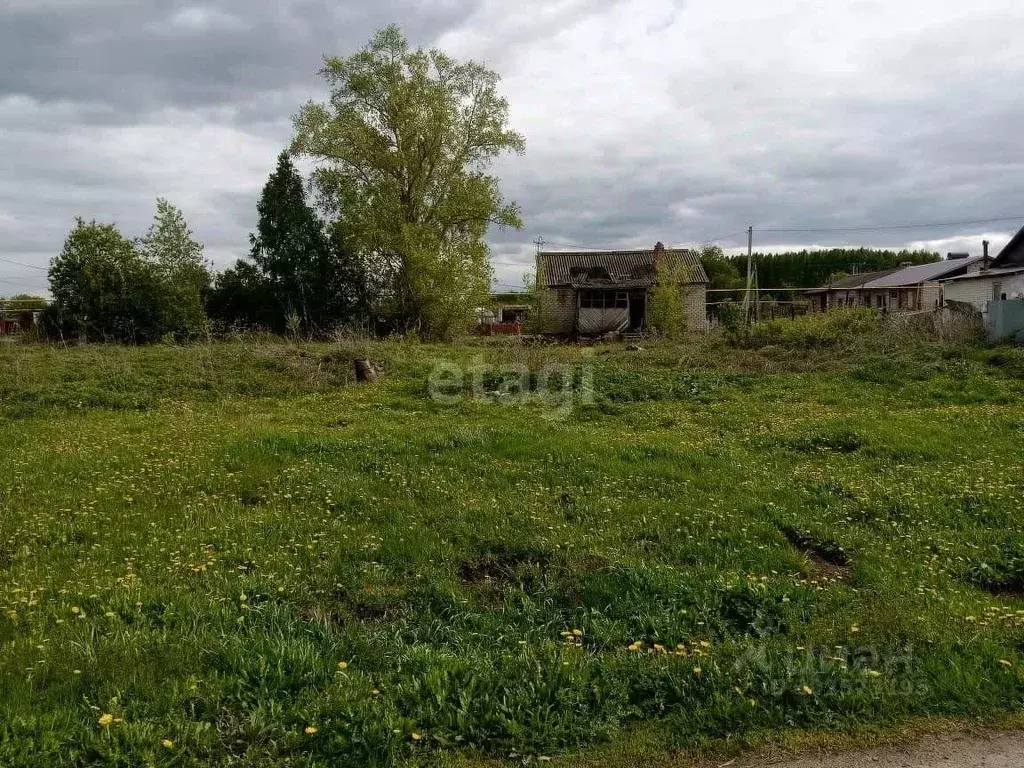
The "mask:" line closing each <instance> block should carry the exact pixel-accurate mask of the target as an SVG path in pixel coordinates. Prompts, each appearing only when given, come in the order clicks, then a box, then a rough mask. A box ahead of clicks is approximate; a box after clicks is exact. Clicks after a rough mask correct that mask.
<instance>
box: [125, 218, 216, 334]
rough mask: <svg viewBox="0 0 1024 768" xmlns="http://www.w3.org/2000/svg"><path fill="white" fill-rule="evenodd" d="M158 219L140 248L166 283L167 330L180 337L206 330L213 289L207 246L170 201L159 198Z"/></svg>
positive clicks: (165, 322)
mask: <svg viewBox="0 0 1024 768" xmlns="http://www.w3.org/2000/svg"><path fill="white" fill-rule="evenodd" d="M154 219H155V220H154V222H153V224H152V226H150V228H149V231H148V232H147V233H146V235H145V236H144V237H142V238H140V239H139V240H138V242H137V246H136V247H137V248H138V251H139V254H140V255H141V256H142V258H143V259H145V260H146V261H147V262H148V263H149V264H150V266H151V267H152V269H153V270H154V272H155V274H156V277H157V278H158V279H159V281H160V282H161V284H162V286H163V291H162V296H161V300H162V301H161V304H162V306H163V310H164V315H165V316H164V318H163V319H162V325H163V327H164V331H165V332H166V333H172V334H174V335H175V336H177V337H179V338H183V337H188V336H193V335H196V334H199V333H202V332H203V331H205V330H206V324H207V322H206V311H205V308H204V302H205V300H206V294H207V293H208V292H209V290H210V273H209V271H208V270H207V268H206V262H205V260H204V259H203V245H202V243H199V242H196V240H195V239H194V238H193V237H192V231H191V230H190V229H189V228H188V224H186V223H185V217H184V216H183V215H182V213H181V211H180V210H179V209H178V208H176V207H174V206H173V205H171V204H170V203H169V202H167V200H164V199H163V198H157V201H156V216H155V217H154Z"/></svg>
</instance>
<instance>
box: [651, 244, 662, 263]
mask: <svg viewBox="0 0 1024 768" xmlns="http://www.w3.org/2000/svg"><path fill="white" fill-rule="evenodd" d="M651 261H652V262H653V263H654V266H655V267H659V265H661V264H664V263H665V244H664V243H663V242H661V240H659V241H658V242H656V243H655V244H654V258H653V259H651Z"/></svg>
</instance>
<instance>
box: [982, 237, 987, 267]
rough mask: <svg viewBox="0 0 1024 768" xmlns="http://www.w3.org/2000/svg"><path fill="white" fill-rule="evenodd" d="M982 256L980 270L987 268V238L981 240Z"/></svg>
mask: <svg viewBox="0 0 1024 768" xmlns="http://www.w3.org/2000/svg"><path fill="white" fill-rule="evenodd" d="M981 248H982V257H981V271H982V272H984V271H986V270H987V269H988V240H982V241H981Z"/></svg>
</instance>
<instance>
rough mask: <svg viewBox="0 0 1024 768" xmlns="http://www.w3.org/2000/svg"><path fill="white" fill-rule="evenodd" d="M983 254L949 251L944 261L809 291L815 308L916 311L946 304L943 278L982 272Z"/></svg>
mask: <svg viewBox="0 0 1024 768" xmlns="http://www.w3.org/2000/svg"><path fill="white" fill-rule="evenodd" d="M982 263H983V257H981V256H967V255H966V254H954V253H951V254H949V257H948V258H946V259H944V260H943V261H936V262H932V263H930V264H916V265H904V266H901V267H896V268H894V269H887V270H883V271H881V272H865V273H863V274H860V275H852V276H850V277H844V278H842V279H839V280H834V281H833V282H831V283H829V284H828V285H825V286H822V287H821V288H814V289H812V290H809V291H806V292H805V295H806V296H807V297H808V298H809V299H810V300H811V308H812V310H815V311H823V310H826V309H833V308H835V307H871V308H873V309H880V310H883V311H886V312H916V311H921V310H928V309H937V308H938V307H940V306H942V283H940V282H939V281H940V280H943V279H946V278H949V277H953V276H956V275H965V274H969V273H973V272H978V271H979V270H980V269H981V267H982Z"/></svg>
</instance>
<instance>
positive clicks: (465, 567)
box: [458, 544, 551, 591]
mask: <svg viewBox="0 0 1024 768" xmlns="http://www.w3.org/2000/svg"><path fill="white" fill-rule="evenodd" d="M550 566H551V553H550V552H548V551H546V550H543V549H538V548H535V547H530V546H518V545H514V544H509V545H505V544H498V545H495V546H492V547H488V548H487V549H485V550H483V551H481V552H480V553H479V554H477V555H475V556H473V557H471V558H469V559H468V560H463V561H462V562H461V563H459V568H458V576H459V580H460V581H461V582H462V584H463V586H467V587H480V586H485V585H495V586H504V585H505V584H511V583H519V584H520V585H522V587H523V588H524V589H525V590H526V591H530V589H531V588H533V587H535V586H536V585H537V584H538V583H540V582H542V581H544V579H545V578H546V577H547V572H548V569H549V568H550Z"/></svg>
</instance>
